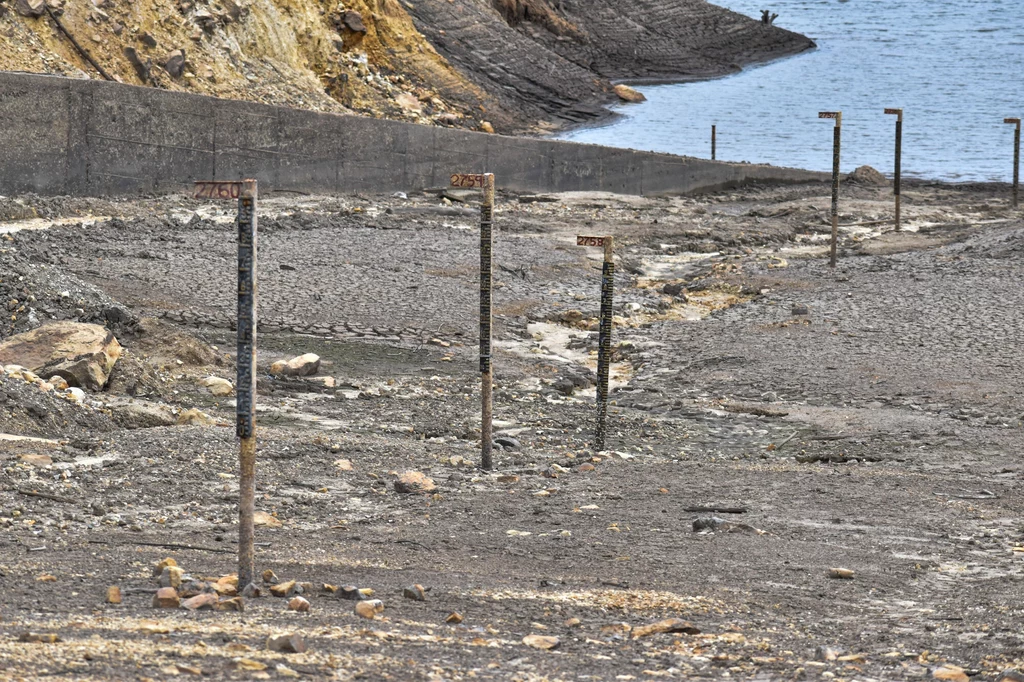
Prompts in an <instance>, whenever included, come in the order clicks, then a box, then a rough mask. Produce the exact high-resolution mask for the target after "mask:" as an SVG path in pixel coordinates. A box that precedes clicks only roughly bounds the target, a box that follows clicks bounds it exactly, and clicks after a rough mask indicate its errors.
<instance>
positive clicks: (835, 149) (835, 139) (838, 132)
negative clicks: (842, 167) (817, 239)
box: [818, 111, 843, 268]
mask: <svg viewBox="0 0 1024 682" xmlns="http://www.w3.org/2000/svg"><path fill="white" fill-rule="evenodd" d="M818 118H831V119H835V122H836V127H835V132H833V134H832V245H831V247H830V249H829V256H828V264H829V265H830V266H831V267H833V268H834V267H835V266H836V252H837V250H838V244H839V148H840V146H841V144H842V138H843V112H841V111H821V112H818Z"/></svg>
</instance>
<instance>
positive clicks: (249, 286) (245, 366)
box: [235, 180, 257, 591]
mask: <svg viewBox="0 0 1024 682" xmlns="http://www.w3.org/2000/svg"><path fill="white" fill-rule="evenodd" d="M256 199H257V188H256V181H255V180H245V181H243V183H242V187H241V192H240V193H239V197H238V218H237V222H236V225H237V227H238V360H237V377H236V382H235V392H236V394H237V402H236V405H237V407H236V410H235V417H236V429H235V432H236V434H237V435H238V438H239V441H240V446H239V453H238V461H239V481H238V586H239V591H241V590H242V589H244V588H245V587H246V586H247V585H249V584H250V583H252V582H253V579H254V576H255V573H256V569H255V557H254V553H253V546H254V530H253V516H254V514H255V505H256Z"/></svg>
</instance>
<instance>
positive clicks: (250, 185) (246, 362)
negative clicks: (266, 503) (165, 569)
mask: <svg viewBox="0 0 1024 682" xmlns="http://www.w3.org/2000/svg"><path fill="white" fill-rule="evenodd" d="M194 196H195V198H197V199H237V200H238V217H237V218H236V219H235V226H236V227H237V228H238V359H237V375H236V381H235V393H236V396H237V400H236V408H235V433H236V434H237V436H238V438H239V452H238V463H239V481H238V585H239V588H245V587H246V586H247V585H249V584H250V583H252V582H253V578H254V575H255V573H256V569H255V557H254V554H253V546H254V530H253V516H254V514H255V506H256V198H257V190H256V181H255V180H243V181H241V182H218V181H211V182H197V183H196V184H195V194H194Z"/></svg>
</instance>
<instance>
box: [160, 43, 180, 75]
mask: <svg viewBox="0 0 1024 682" xmlns="http://www.w3.org/2000/svg"><path fill="white" fill-rule="evenodd" d="M163 67H164V71H166V72H167V73H168V75H170V77H171V78H181V74H183V73H185V51H184V50H174V51H173V52H171V53H170V54H168V55H167V59H165V60H164V63H163Z"/></svg>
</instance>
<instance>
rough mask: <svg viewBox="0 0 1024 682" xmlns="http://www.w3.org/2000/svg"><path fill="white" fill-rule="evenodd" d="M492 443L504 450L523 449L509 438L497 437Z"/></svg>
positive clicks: (521, 445) (518, 443)
mask: <svg viewBox="0 0 1024 682" xmlns="http://www.w3.org/2000/svg"><path fill="white" fill-rule="evenodd" d="M494 442H495V443H497V444H498V445H500V446H501V447H503V448H505V449H506V450H518V449H519V448H521V447H523V444H522V443H520V442H519V441H518V440H516V439H515V438H510V437H509V436H498V437H497V438H495V439H494Z"/></svg>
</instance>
